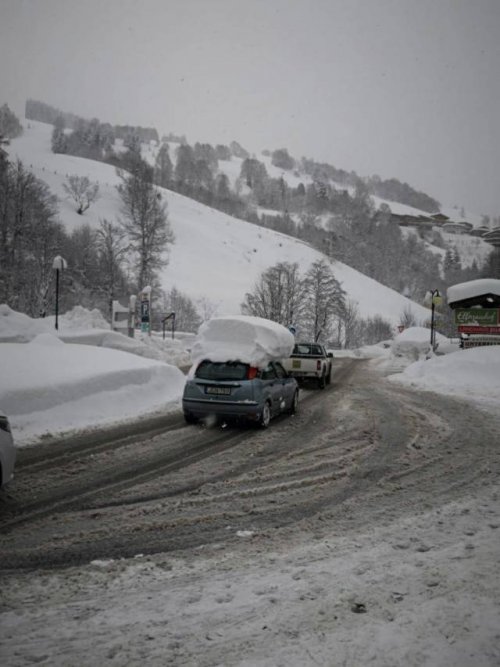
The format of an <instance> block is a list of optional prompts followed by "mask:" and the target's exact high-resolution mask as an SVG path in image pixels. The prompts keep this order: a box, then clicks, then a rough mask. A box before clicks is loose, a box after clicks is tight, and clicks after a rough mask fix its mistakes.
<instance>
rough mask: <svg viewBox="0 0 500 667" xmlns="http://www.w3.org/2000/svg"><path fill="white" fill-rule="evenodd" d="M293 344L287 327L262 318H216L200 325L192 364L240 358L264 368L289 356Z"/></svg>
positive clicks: (293, 341) (293, 340) (292, 338)
mask: <svg viewBox="0 0 500 667" xmlns="http://www.w3.org/2000/svg"><path fill="white" fill-rule="evenodd" d="M294 343H295V339H294V337H293V335H292V334H291V333H290V331H288V329H286V328H285V327H284V326H282V325H281V324H278V323H277V322H272V321H271V320H266V319H264V318H262V317H251V316H247V315H239V316H234V317H215V318H213V319H211V320H208V322H205V324H203V325H202V326H201V327H200V330H199V332H198V336H197V338H196V340H195V343H194V345H193V348H192V352H191V358H192V360H193V363H196V362H198V361H201V360H202V359H211V360H212V361H228V360H230V359H232V360H236V359H238V360H239V361H243V362H244V363H247V364H251V365H252V366H257V367H263V366H265V365H266V364H267V363H268V362H269V361H270V360H271V359H283V358H284V357H289V356H290V354H291V353H292V349H293V346H294Z"/></svg>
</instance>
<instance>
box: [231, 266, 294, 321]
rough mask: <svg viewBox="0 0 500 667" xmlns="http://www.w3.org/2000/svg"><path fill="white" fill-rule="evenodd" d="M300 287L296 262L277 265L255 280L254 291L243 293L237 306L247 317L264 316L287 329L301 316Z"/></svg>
mask: <svg viewBox="0 0 500 667" xmlns="http://www.w3.org/2000/svg"><path fill="white" fill-rule="evenodd" d="M303 307H304V285H303V282H302V279H301V277H300V275H299V266H298V264H297V263H294V264H290V263H289V262H280V263H279V264H276V265H275V266H272V267H270V268H269V269H267V271H264V273H263V274H262V275H261V277H260V279H259V280H258V281H257V283H256V285H255V287H254V291H253V292H251V293H250V292H249V293H247V294H245V299H244V301H243V303H242V305H241V309H242V312H243V313H244V314H247V315H255V316H257V317H264V318H266V319H268V320H273V321H275V322H279V323H280V324H283V325H285V326H288V325H290V324H292V323H294V322H296V321H297V320H298V319H300V318H301V316H302V310H303Z"/></svg>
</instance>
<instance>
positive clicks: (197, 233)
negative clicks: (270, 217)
mask: <svg viewBox="0 0 500 667" xmlns="http://www.w3.org/2000/svg"><path fill="white" fill-rule="evenodd" d="M24 126H25V132H24V134H23V135H22V136H21V137H19V138H18V139H15V140H13V141H12V143H11V145H10V147H9V149H8V150H9V153H10V157H11V159H14V158H15V157H18V158H19V159H20V160H22V162H23V163H24V164H25V166H26V167H28V168H30V169H31V170H32V171H33V173H34V174H35V176H37V177H38V178H40V179H41V180H43V181H45V182H46V183H47V184H48V186H49V187H50V189H51V191H52V192H53V193H54V194H55V195H57V197H58V198H59V200H60V209H59V210H60V218H61V220H62V222H63V223H64V224H65V225H66V227H67V228H68V229H69V230H71V229H75V228H76V227H77V226H79V225H81V224H82V223H88V224H89V225H91V226H96V225H97V224H98V223H99V220H100V219H102V218H107V219H108V220H116V219H117V218H118V217H119V215H120V200H119V197H118V193H117V191H116V187H115V186H116V185H117V184H118V182H119V179H118V177H117V175H116V173H115V169H114V167H112V166H110V165H106V164H103V163H101V162H95V161H92V160H86V159H83V158H78V157H73V156H69V155H60V154H53V153H52V152H51V148H50V139H51V132H52V126H51V125H47V124H44V123H38V122H35V121H25V123H24ZM221 164H224V163H222V162H221ZM234 166H236V162H235V165H234ZM71 174H77V175H79V176H87V177H88V178H90V180H91V181H97V182H99V186H100V198H99V199H98V201H97V202H96V203H95V204H94V205H92V207H91V208H90V209H89V210H88V211H86V212H85V214H84V215H83V216H81V215H78V214H77V212H76V210H75V206H74V203H73V202H72V201H71V200H69V199H68V197H67V195H66V193H65V191H64V189H63V183H64V182H65V180H66V178H67V176H68V175H71ZM162 193H163V196H164V199H165V201H166V202H167V204H168V215H169V220H170V224H171V226H172V229H173V231H174V234H175V239H176V240H175V244H174V245H173V246H172V247H171V249H170V259H169V264H168V266H167V267H166V268H165V269H164V271H163V273H162V285H163V287H164V289H166V290H169V289H170V288H172V287H173V286H175V287H177V288H178V289H179V290H181V291H182V292H184V293H186V294H187V295H188V296H190V297H191V298H192V299H193V300H194V301H197V300H198V299H207V300H209V301H210V302H211V303H213V304H215V305H216V307H217V312H218V314H219V315H222V314H238V313H240V304H241V302H242V300H243V298H244V295H245V293H246V292H248V291H250V290H252V288H253V286H254V284H255V281H256V280H257V278H258V277H259V275H260V274H261V273H262V271H264V270H265V269H267V268H268V267H270V266H272V265H273V264H276V263H277V262H279V261H287V262H297V263H298V264H299V266H300V269H301V271H302V272H305V271H306V270H307V269H308V268H309V266H310V265H311V263H312V262H314V261H315V260H317V259H318V258H320V257H323V255H322V254H321V253H319V252H318V251H316V250H314V249H313V248H311V247H310V246H308V245H307V244H305V243H303V242H301V241H299V240H297V239H294V238H291V237H289V236H286V235H283V234H280V233H278V232H275V231H272V230H269V229H264V228H261V227H258V226H256V225H253V224H250V223H248V222H244V221H242V220H238V219H236V218H233V217H231V216H229V215H226V214H224V213H221V212H220V211H217V210H215V209H212V208H209V207H207V206H204V205H203V204H200V203H198V202H196V201H194V200H192V199H189V198H187V197H184V196H182V195H179V194H177V193H174V192H171V191H169V190H162ZM332 268H333V271H334V274H335V277H336V278H337V280H339V281H340V282H341V284H342V287H343V288H344V290H345V291H346V293H347V295H348V298H349V299H351V300H353V301H355V302H357V304H358V308H359V313H360V315H361V316H362V317H369V316H374V315H381V316H382V317H384V318H386V319H388V320H390V321H391V322H392V323H393V324H394V325H396V324H397V323H398V321H399V319H400V316H401V314H402V313H403V311H404V310H407V309H408V308H411V310H412V312H413V314H414V315H415V317H416V319H417V320H418V321H419V322H423V321H424V320H426V319H427V318H428V311H427V309H425V308H423V307H421V306H420V305H418V304H416V303H414V302H412V301H410V300H409V299H407V298H405V297H403V296H401V295H400V294H398V293H397V292H395V291H394V290H391V289H389V288H387V287H385V286H383V285H381V284H380V283H378V282H376V281H375V280H373V279H371V278H368V277H367V276H364V275H363V274H361V273H359V272H358V271H355V270H354V269H352V268H350V267H349V266H346V265H345V264H342V263H340V262H333V264H332Z"/></svg>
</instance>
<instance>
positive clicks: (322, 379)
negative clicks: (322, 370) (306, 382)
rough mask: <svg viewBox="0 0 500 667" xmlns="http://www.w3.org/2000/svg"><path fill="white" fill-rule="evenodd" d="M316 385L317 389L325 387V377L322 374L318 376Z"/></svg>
mask: <svg viewBox="0 0 500 667" xmlns="http://www.w3.org/2000/svg"><path fill="white" fill-rule="evenodd" d="M318 387H319V389H324V388H325V387H326V377H325V376H324V375H322V376H321V377H320V378H318Z"/></svg>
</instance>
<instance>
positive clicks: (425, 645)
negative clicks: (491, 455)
mask: <svg viewBox="0 0 500 667" xmlns="http://www.w3.org/2000/svg"><path fill="white" fill-rule="evenodd" d="M498 498H499V495H498V489H496V488H495V487H490V486H485V487H483V489H482V490H480V491H478V492H477V494H476V495H475V496H474V497H472V498H469V499H467V500H464V501H461V502H453V503H450V504H448V505H445V506H444V507H442V508H440V509H438V510H434V511H430V512H428V513H426V514H422V515H420V516H416V517H413V518H408V519H405V520H400V521H397V522H388V523H387V524H386V525H384V526H374V527H373V528H372V529H371V530H370V531H369V532H366V533H363V534H358V535H354V536H353V535H346V536H332V537H329V536H328V534H325V535H324V536H318V537H317V538H316V539H312V540H310V541H309V542H307V543H300V542H299V543H298V544H294V539H293V537H292V536H291V539H290V541H287V542H285V543H283V545H282V547H281V548H277V549H276V550H269V548H268V546H267V544H266V542H267V538H266V536H259V535H254V536H241V546H240V548H239V549H238V547H233V548H232V549H229V548H227V547H222V546H221V547H219V548H218V547H217V545H216V546H215V547H214V548H212V549H210V552H209V553H204V551H203V549H200V550H197V552H195V553H194V554H192V555H186V556H185V557H176V556H173V555H164V554H163V555H162V554H158V555H155V556H151V557H147V558H142V557H140V556H139V555H138V556H137V557H136V558H135V559H131V560H99V561H94V562H93V563H91V564H89V565H87V566H84V567H80V568H70V569H68V570H65V571H59V572H44V571H37V572H28V573H24V574H23V573H20V574H15V575H11V577H10V579H9V580H8V581H7V582H6V583H7V586H6V588H7V590H6V591H4V602H3V610H2V614H1V621H2V623H1V627H2V630H1V635H2V637H3V644H4V649H3V650H4V653H3V654H4V656H5V657H6V658H7V663H8V664H9V665H10V666H11V667H21V666H25V665H30V664H40V665H45V666H50V667H67V666H68V665H75V664H78V666H79V667H94V665H104V664H106V665H110V667H122V666H123V665H130V666H131V667H135V666H139V665H146V664H147V665H148V666H151V667H163V666H164V665H177V666H181V665H182V666H185V667H187V666H190V667H191V666H193V667H194V666H195V665H196V666H197V667H214V666H216V665H217V666H221V667H222V665H228V666H229V665H231V666H235V665H237V666H238V667H256V666H259V667H306V666H309V665H321V666H324V667H327V666H328V667H330V666H336V665H339V666H340V665H345V666H346V667H359V666H360V665H366V664H370V665H373V666H374V667H400V666H401V665H407V666H408V667H422V666H426V667H449V666H451V665H453V667H472V666H473V667H496V665H498V664H499V663H500V644H499V643H498V642H497V643H496V645H495V642H494V639H493V638H494V637H495V636H496V637H497V638H498V628H499V627H500V614H499V608H498V605H497V604H495V600H498V598H499V596H500V577H498V565H497V563H498V530H500V512H499V504H498ZM33 599H35V600H37V601H38V603H37V604H36V605H34V604H33V603H30V601H31V600H33ZM360 609H361V610H362V612H361V613H356V611H359V610H360ZM364 610H366V611H364ZM363 611H364V613H363Z"/></svg>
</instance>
